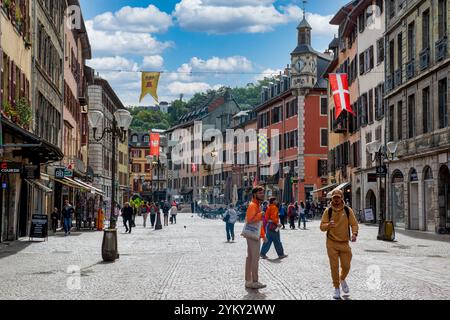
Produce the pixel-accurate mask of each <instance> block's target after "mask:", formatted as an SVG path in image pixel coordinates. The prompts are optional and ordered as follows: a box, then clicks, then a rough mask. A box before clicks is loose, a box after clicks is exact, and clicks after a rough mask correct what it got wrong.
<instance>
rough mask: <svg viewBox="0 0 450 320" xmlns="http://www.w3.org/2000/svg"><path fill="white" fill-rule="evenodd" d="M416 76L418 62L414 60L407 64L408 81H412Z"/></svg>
mask: <svg viewBox="0 0 450 320" xmlns="http://www.w3.org/2000/svg"><path fill="white" fill-rule="evenodd" d="M415 75H416V61H415V60H414V59H412V60H411V61H409V62H408V63H407V64H406V79H407V80H410V79H412V78H414V76H415Z"/></svg>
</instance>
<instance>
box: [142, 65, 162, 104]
mask: <svg viewBox="0 0 450 320" xmlns="http://www.w3.org/2000/svg"><path fill="white" fill-rule="evenodd" d="M160 76H161V73H160V72H142V91H141V99H140V100H139V102H142V99H144V97H145V96H146V95H147V94H150V95H151V96H152V97H153V98H154V99H155V100H156V102H158V103H159V101H158V83H159V77H160Z"/></svg>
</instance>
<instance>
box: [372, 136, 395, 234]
mask: <svg viewBox="0 0 450 320" xmlns="http://www.w3.org/2000/svg"><path fill="white" fill-rule="evenodd" d="M397 147H398V143H396V142H389V143H388V144H387V147H385V146H383V145H382V143H381V141H378V140H377V141H374V142H371V143H368V144H367V145H366V149H367V152H369V153H370V157H371V161H372V162H375V161H376V162H377V167H376V175H377V180H378V183H379V184H378V190H379V194H378V198H379V208H380V215H379V228H378V236H377V239H378V240H384V239H385V230H386V215H385V212H384V210H383V203H382V202H381V178H382V177H384V178H385V182H386V176H387V175H388V170H387V167H385V166H383V163H384V160H391V159H392V160H394V158H395V153H396V152H397ZM386 193H387V192H386Z"/></svg>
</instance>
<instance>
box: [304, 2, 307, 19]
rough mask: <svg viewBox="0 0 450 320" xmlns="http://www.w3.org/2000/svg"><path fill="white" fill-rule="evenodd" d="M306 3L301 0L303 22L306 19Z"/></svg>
mask: <svg viewBox="0 0 450 320" xmlns="http://www.w3.org/2000/svg"><path fill="white" fill-rule="evenodd" d="M307 3H308V1H306V0H303V20H304V19H306V4H307Z"/></svg>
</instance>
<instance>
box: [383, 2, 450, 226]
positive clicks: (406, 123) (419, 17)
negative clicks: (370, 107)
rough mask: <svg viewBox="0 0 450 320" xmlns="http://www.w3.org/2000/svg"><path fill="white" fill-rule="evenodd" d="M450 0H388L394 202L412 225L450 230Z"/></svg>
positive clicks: (400, 222) (397, 216) (391, 214)
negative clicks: (449, 35)
mask: <svg viewBox="0 0 450 320" xmlns="http://www.w3.org/2000/svg"><path fill="white" fill-rule="evenodd" d="M449 4H450V3H449V1H447V0H436V1H431V0H414V1H387V2H386V15H387V16H386V43H387V50H386V53H387V57H386V96H385V98H386V106H387V130H386V134H387V140H388V141H394V142H397V143H398V147H397V150H396V153H395V158H394V160H393V161H389V179H388V190H389V200H388V203H387V208H388V218H390V219H392V220H393V221H394V222H395V224H396V225H397V226H399V227H405V228H407V229H413V230H422V231H431V232H449V231H450V191H449V190H450V174H449V159H450V158H449V156H450V152H449V151H450V130H449V126H448V123H449V112H448V110H449V101H448V86H449V76H450V57H449V54H448V45H449V37H448V33H449V23H448V10H449Z"/></svg>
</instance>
